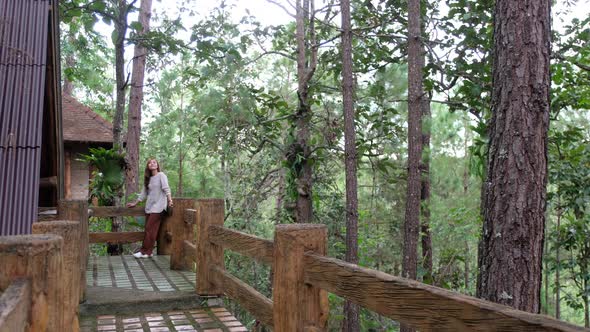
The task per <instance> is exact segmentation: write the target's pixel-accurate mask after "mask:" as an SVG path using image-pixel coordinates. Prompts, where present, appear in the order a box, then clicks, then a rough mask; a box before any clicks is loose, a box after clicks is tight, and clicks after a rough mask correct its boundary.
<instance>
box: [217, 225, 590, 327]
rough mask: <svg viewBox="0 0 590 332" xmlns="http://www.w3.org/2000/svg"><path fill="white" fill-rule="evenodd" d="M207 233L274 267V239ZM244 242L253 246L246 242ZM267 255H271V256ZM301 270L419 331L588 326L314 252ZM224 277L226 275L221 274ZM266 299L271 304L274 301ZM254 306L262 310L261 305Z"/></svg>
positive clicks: (322, 284)
mask: <svg viewBox="0 0 590 332" xmlns="http://www.w3.org/2000/svg"><path fill="white" fill-rule="evenodd" d="M209 237H210V238H209V241H210V243H213V244H216V245H220V246H223V247H224V249H228V250H233V251H236V252H238V253H241V254H244V255H246V256H250V257H252V258H253V259H256V260H258V261H261V262H265V263H270V264H271V266H272V251H271V249H269V246H270V247H272V246H273V245H274V242H273V241H270V240H266V239H262V238H258V237H255V236H252V235H249V234H245V233H242V232H238V231H235V230H230V229H228V228H225V227H221V226H209ZM247 244H250V245H251V246H252V247H250V248H248V247H246V245H247ZM268 255H271V258H270V259H269V258H268ZM209 269H210V270H214V271H216V272H217V274H216V275H217V276H220V275H221V273H220V271H221V270H222V269H220V268H218V267H216V266H209ZM304 271H305V273H304V280H305V283H306V284H309V285H312V286H315V287H318V288H321V289H323V290H325V291H328V292H330V293H334V294H336V295H338V296H341V297H343V298H345V299H347V300H350V301H352V302H354V303H356V304H358V305H361V306H363V307H365V308H367V309H369V310H372V311H374V312H377V313H379V314H381V315H383V316H386V317H389V318H392V319H394V320H397V321H400V322H402V323H405V324H409V325H411V326H413V327H415V328H419V329H421V330H423V331H498V330H501V331H523V330H527V331H532V330H534V331H588V330H586V329H584V328H582V327H579V326H576V325H572V324H569V323H566V322H563V321H559V320H556V319H554V318H551V317H548V316H544V315H539V314H532V313H528V312H524V311H520V310H516V309H513V308H511V307H508V306H505V305H500V304H497V303H493V302H489V301H485V300H482V299H478V298H475V297H472V296H468V295H464V294H459V293H456V292H452V291H450V290H447V289H443V288H439V287H435V286H431V285H426V284H423V283H420V282H417V281H415V280H409V279H405V278H401V277H396V276H393V275H390V274H387V273H384V272H380V271H377V270H373V269H369V268H364V267H361V266H358V265H355V264H350V263H347V262H344V261H342V260H339V259H336V258H331V257H327V256H323V255H318V254H314V253H306V254H305V268H304ZM225 274H226V275H227V273H225ZM228 278H229V277H227V276H226V278H225V279H226V280H227V279H228ZM234 278H235V277H234ZM234 283H236V284H238V282H235V281H234ZM224 284H225V282H224ZM236 287H241V288H245V286H244V285H237V286H236V285H233V288H236ZM243 293H244V290H241V291H236V290H235V289H234V290H233V291H232V292H231V293H230V294H227V295H229V296H230V297H232V298H234V299H236V300H238V302H240V300H241V301H244V300H243V298H244V297H243V296H239V295H240V294H243ZM236 294H237V295H236ZM266 300H268V301H269V302H268V303H272V300H270V299H266ZM267 310H269V309H267ZM256 311H258V312H259V313H260V312H261V310H260V309H258V310H256ZM263 312H264V311H263ZM265 315H266V314H265ZM259 319H260V318H259ZM260 320H261V321H262V319H260Z"/></svg>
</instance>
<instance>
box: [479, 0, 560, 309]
mask: <svg viewBox="0 0 590 332" xmlns="http://www.w3.org/2000/svg"><path fill="white" fill-rule="evenodd" d="M550 33H551V28H550V1H549V0H544V1H528V0H527V1H519V0H498V1H496V9H495V22H494V65H493V91H492V118H491V121H490V124H489V137H490V144H489V150H488V163H487V165H488V167H487V169H488V172H487V180H486V185H485V195H484V200H485V201H484V211H483V216H484V224H483V234H482V239H481V242H480V246H479V255H478V256H479V257H478V263H479V269H480V274H479V276H478V280H477V296H478V297H480V298H483V299H485V300H489V301H493V302H497V303H501V304H505V305H509V306H512V307H514V308H516V309H519V310H524V311H528V312H533V313H538V312H539V308H540V299H539V298H540V291H541V276H542V273H541V272H542V271H541V268H542V264H541V262H542V253H543V237H544V225H545V204H546V184H547V130H548V127H549V103H550V101H549V86H550V77H549V56H550V53H551V52H550Z"/></svg>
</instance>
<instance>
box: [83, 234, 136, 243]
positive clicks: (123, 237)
mask: <svg viewBox="0 0 590 332" xmlns="http://www.w3.org/2000/svg"><path fill="white" fill-rule="evenodd" d="M144 237H145V232H116V233H110V232H104V233H102V232H101V233H99V232H96V233H90V234H89V242H90V243H113V244H115V243H117V244H118V243H133V242H140V241H143V238H144Z"/></svg>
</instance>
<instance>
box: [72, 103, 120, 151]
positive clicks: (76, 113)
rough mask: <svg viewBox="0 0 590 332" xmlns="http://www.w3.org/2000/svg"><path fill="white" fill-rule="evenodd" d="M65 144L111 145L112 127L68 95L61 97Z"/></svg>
mask: <svg viewBox="0 0 590 332" xmlns="http://www.w3.org/2000/svg"><path fill="white" fill-rule="evenodd" d="M62 112H63V137H64V141H65V142H96V143H113V125H112V124H111V123H110V122H108V121H107V120H105V119H103V118H102V117H101V116H100V115H98V114H96V113H94V112H93V111H92V110H91V109H90V108H89V107H88V106H86V105H84V104H82V103H80V102H79V101H77V100H76V99H75V98H73V97H72V96H70V95H67V94H63V95H62Z"/></svg>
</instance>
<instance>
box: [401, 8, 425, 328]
mask: <svg viewBox="0 0 590 332" xmlns="http://www.w3.org/2000/svg"><path fill="white" fill-rule="evenodd" d="M420 21H421V14H420V0H409V1H408V184H407V195H406V211H405V222H404V249H403V262H402V276H403V277H404V278H408V279H416V276H417V275H416V274H417V267H418V266H417V264H418V236H419V227H420V197H421V183H420V178H421V176H420V159H421V158H422V120H421V118H422V105H423V102H422V100H423V98H424V93H423V86H422V75H423V74H422V73H423V68H424V56H423V54H422V53H423V51H422V41H421V35H422V33H421V23H420ZM400 331H402V332H404V331H413V330H412V329H411V328H409V327H408V326H406V325H402V326H401V327H400Z"/></svg>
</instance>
